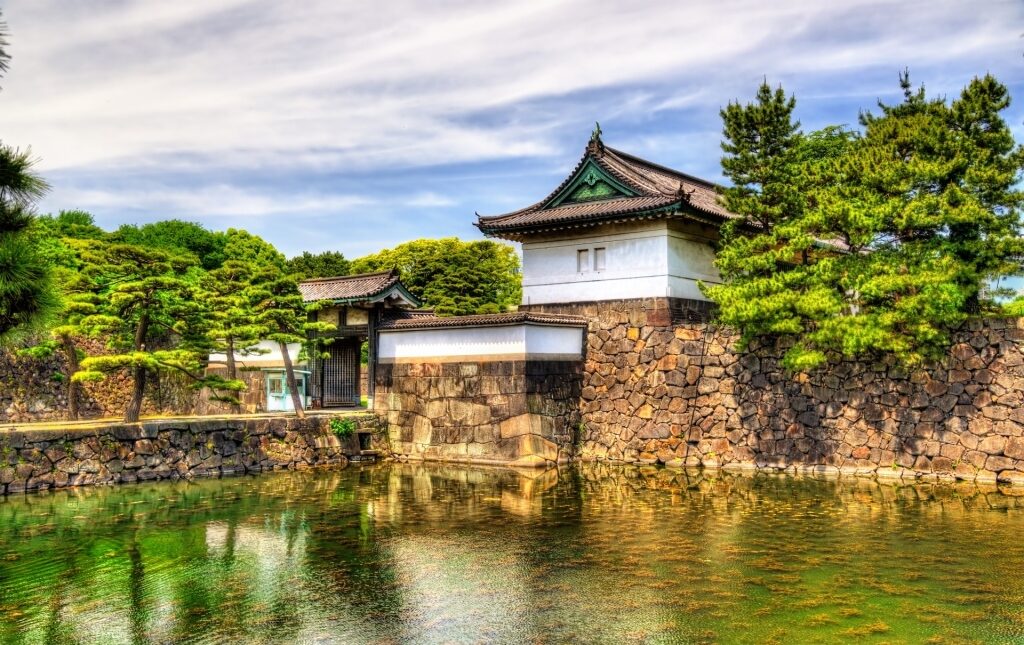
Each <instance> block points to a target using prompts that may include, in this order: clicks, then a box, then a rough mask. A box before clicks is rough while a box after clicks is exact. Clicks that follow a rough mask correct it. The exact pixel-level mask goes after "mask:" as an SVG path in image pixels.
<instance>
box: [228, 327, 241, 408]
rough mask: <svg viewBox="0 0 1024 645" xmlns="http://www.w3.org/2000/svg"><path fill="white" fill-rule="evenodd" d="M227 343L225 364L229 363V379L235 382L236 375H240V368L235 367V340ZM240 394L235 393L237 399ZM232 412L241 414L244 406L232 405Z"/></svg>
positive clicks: (231, 339) (229, 340)
mask: <svg viewBox="0 0 1024 645" xmlns="http://www.w3.org/2000/svg"><path fill="white" fill-rule="evenodd" d="M227 343H228V344H227V349H225V354H224V356H226V357H227V360H226V361H225V362H226V363H227V366H228V379H229V380H232V381H234V380H235V378H237V377H236V374H237V373H238V368H237V367H235V339H233V338H228V340H227ZM238 394H239V393H238V392H236V393H235V395H234V396H235V398H238ZM231 412H233V413H234V414H241V413H242V404H241V403H232V404H231Z"/></svg>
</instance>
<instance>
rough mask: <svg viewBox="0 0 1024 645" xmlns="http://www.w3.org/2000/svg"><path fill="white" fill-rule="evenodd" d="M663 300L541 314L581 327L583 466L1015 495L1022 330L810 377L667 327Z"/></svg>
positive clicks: (1020, 459)
mask: <svg viewBox="0 0 1024 645" xmlns="http://www.w3.org/2000/svg"><path fill="white" fill-rule="evenodd" d="M669 305H670V303H669V302H668V301H667V300H665V299H662V300H660V301H659V300H646V301H623V302H620V303H602V304H601V305H596V304H591V305H581V306H572V305H563V306H557V307H555V306H547V307H545V310H549V311H553V312H557V313H569V314H576V315H584V316H587V317H588V318H590V319H591V324H590V327H589V332H588V337H587V355H586V363H585V371H584V377H583V389H582V392H581V403H580V408H581V413H582V421H583V423H584V425H585V430H584V431H583V433H582V437H581V439H582V441H581V450H580V455H581V457H583V458H584V459H596V460H607V461H621V462H627V463H651V464H653V463H662V464H668V465H672V466H713V467H717V466H730V465H731V466H737V465H743V466H749V467H761V468H794V467H801V466H808V467H811V466H814V467H817V466H824V467H829V468H836V469H842V470H844V471H853V472H858V471H859V472H861V473H862V474H876V475H879V476H888V477H922V476H923V477H945V478H959V479H971V480H974V479H978V480H982V481H995V480H997V479H1000V480H1007V481H1011V480H1012V481H1020V482H1024V410H1022V409H1021V402H1022V400H1024V353H1022V351H1021V341H1022V340H1024V329H1022V328H1021V327H1022V324H1021V321H1019V320H1015V319H991V320H985V321H981V320H977V321H972V322H971V323H970V325H969V326H968V327H965V328H964V329H962V330H960V331H958V332H957V333H956V335H955V342H954V345H953V347H952V348H951V349H950V352H949V355H948V356H947V358H946V359H944V360H943V361H942V362H941V363H940V364H937V365H931V366H928V367H927V368H925V369H920V370H916V371H913V372H907V371H906V370H905V369H903V368H901V367H899V366H897V365H894V364H893V363H892V361H891V360H888V361H879V362H874V363H871V362H863V361H843V362H841V363H839V364H837V365H834V366H832V367H830V368H828V369H824V370H820V371H818V372H815V373H812V374H810V375H799V374H797V375H794V374H788V373H786V372H785V370H783V368H782V367H781V360H780V359H781V355H782V353H783V352H784V350H785V347H784V346H783V345H781V344H777V345H774V346H771V347H766V346H765V347H758V346H753V347H751V348H750V351H748V352H745V353H743V354H739V353H737V352H735V351H734V347H735V343H736V341H737V340H738V337H737V335H736V334H735V333H732V332H730V331H729V330H725V329H720V328H717V327H716V326H714V325H709V324H705V323H679V324H672V323H671V322H670V319H671V317H670V316H669V315H668V313H667V312H668V308H669Z"/></svg>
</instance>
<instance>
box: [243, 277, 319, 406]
mask: <svg viewBox="0 0 1024 645" xmlns="http://www.w3.org/2000/svg"><path fill="white" fill-rule="evenodd" d="M249 295H250V297H251V298H252V300H253V302H254V303H255V307H254V310H255V313H256V316H255V318H254V322H255V323H256V324H257V325H258V326H259V328H260V330H261V334H260V335H261V336H262V337H263V338H266V339H267V340H271V341H273V342H275V343H277V344H278V347H280V350H281V356H282V358H283V359H284V368H285V381H286V383H287V385H288V392H289V393H290V394H291V397H292V406H293V407H294V408H295V414H296V415H297V416H298V417H299V418H300V419H301V418H303V417H305V413H304V411H303V402H302V399H301V398H300V397H299V390H298V387H297V384H296V381H295V366H294V364H293V363H292V358H291V355H290V354H289V353H288V345H289V344H294V343H299V344H300V345H303V346H305V348H304V349H303V352H302V353H300V356H302V355H303V354H306V353H308V351H310V347H311V346H314V345H316V341H315V338H316V335H317V334H319V333H322V332H327V331H331V330H333V329H334V328H335V327H334V325H331V324H329V323H321V322H314V321H312V320H310V318H312V317H311V316H310V315H309V312H310V308H309V307H307V306H306V304H305V303H304V302H303V300H302V294H301V293H299V286H298V283H297V282H296V281H295V277H294V276H292V275H289V274H288V272H287V270H286V269H285V267H284V266H283V263H280V264H279V263H270V264H265V265H264V266H263V267H262V270H261V271H260V273H259V274H257V275H256V276H255V278H254V280H253V285H252V286H251V287H250V290H249Z"/></svg>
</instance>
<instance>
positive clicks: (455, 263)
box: [352, 237, 522, 315]
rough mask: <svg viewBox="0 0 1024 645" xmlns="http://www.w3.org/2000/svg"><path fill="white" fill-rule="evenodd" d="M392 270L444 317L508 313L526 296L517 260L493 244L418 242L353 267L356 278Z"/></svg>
mask: <svg viewBox="0 0 1024 645" xmlns="http://www.w3.org/2000/svg"><path fill="white" fill-rule="evenodd" d="M389 269H398V271H399V272H400V274H401V276H402V283H403V284H405V286H406V287H408V289H409V291H410V292H411V293H412V294H413V295H414V296H416V297H417V298H420V299H421V300H422V301H423V302H424V304H425V305H426V306H428V307H433V308H434V310H435V311H436V312H437V313H438V314H440V315H463V314H475V313H487V312H496V311H506V310H508V309H509V308H510V307H514V306H516V305H518V304H519V302H520V299H521V296H522V284H521V279H520V275H519V257H518V256H517V255H516V252H515V250H514V249H513V248H512V247H511V246H508V245H507V244H501V243H498V242H493V241H490V240H483V241H476V242H463V241H462V240H459V239H458V238H455V237H447V238H443V239H439V240H415V241H413V242H406V243H405V244H400V245H398V246H396V247H395V248H393V249H386V250H384V251H380V252H379V253H374V254H372V255H367V256H365V257H362V258H359V259H357V260H354V261H353V262H352V272H353V273H367V272H373V271H386V270H389Z"/></svg>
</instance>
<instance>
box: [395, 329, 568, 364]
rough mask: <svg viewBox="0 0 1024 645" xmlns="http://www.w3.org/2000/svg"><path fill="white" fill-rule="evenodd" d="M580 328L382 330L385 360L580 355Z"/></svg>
mask: <svg viewBox="0 0 1024 645" xmlns="http://www.w3.org/2000/svg"><path fill="white" fill-rule="evenodd" d="M582 349H583V329H582V328H579V327H551V326H538V325H526V324H518V325H508V326H504V327H463V328H455V329H451V328H444V329H417V330H409V331H397V330H381V332H380V344H379V355H380V360H381V361H384V362H395V361H403V360H410V359H423V358H459V357H470V356H472V357H494V358H499V357H505V356H523V357H526V356H530V357H537V358H543V357H544V356H561V357H565V356H577V357H579V356H581V355H582Z"/></svg>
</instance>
